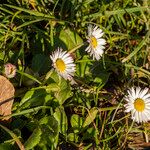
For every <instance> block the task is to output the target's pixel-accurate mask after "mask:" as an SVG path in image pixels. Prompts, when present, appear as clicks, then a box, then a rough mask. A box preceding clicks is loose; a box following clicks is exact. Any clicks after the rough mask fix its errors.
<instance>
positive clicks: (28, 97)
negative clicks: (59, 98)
mask: <svg viewBox="0 0 150 150" xmlns="http://www.w3.org/2000/svg"><path fill="white" fill-rule="evenodd" d="M47 95H48V93H47V92H46V90H45V89H44V88H41V89H34V88H33V89H31V90H30V91H28V92H27V93H26V94H25V96H24V97H23V98H22V100H21V102H20V106H21V107H20V108H21V109H22V108H23V109H25V108H27V107H29V106H31V107H35V106H41V105H43V104H44V102H45V97H46V96H47Z"/></svg>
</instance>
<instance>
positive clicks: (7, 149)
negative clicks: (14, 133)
mask: <svg viewBox="0 0 150 150" xmlns="http://www.w3.org/2000/svg"><path fill="white" fill-rule="evenodd" d="M0 149H1V150H12V149H15V147H13V146H12V145H11V144H9V143H0Z"/></svg>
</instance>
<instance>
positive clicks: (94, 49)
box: [85, 26, 106, 60]
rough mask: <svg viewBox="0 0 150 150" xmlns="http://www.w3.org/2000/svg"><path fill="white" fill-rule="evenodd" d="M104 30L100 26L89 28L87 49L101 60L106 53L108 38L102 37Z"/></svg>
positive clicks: (91, 54) (95, 57) (94, 57)
mask: <svg viewBox="0 0 150 150" xmlns="http://www.w3.org/2000/svg"><path fill="white" fill-rule="evenodd" d="M103 34H104V33H103V31H102V30H101V29H99V27H98V26H96V27H94V28H92V27H91V26H90V27H89V28H88V36H89V37H88V43H89V45H88V47H87V48H86V49H85V51H87V52H88V53H89V55H90V56H92V57H93V59H96V60H99V59H100V58H101V56H102V54H103V53H104V49H105V47H104V46H105V45H106V40H105V39H103V38H102V36H103Z"/></svg>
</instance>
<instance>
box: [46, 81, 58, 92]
mask: <svg viewBox="0 0 150 150" xmlns="http://www.w3.org/2000/svg"><path fill="white" fill-rule="evenodd" d="M59 90H60V87H59V86H58V84H57V83H51V84H49V85H48V86H46V91H47V92H48V93H50V92H51V91H53V92H57V91H59Z"/></svg>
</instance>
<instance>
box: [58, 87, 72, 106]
mask: <svg viewBox="0 0 150 150" xmlns="http://www.w3.org/2000/svg"><path fill="white" fill-rule="evenodd" d="M55 97H56V98H57V100H58V101H59V104H60V105H62V104H63V103H64V102H65V101H66V100H67V99H68V98H69V97H71V90H70V88H66V89H64V90H61V91H58V92H56V93H55Z"/></svg>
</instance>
